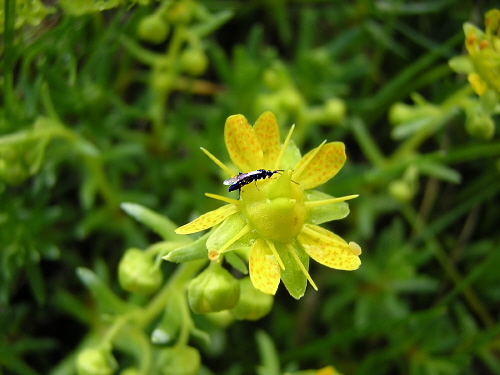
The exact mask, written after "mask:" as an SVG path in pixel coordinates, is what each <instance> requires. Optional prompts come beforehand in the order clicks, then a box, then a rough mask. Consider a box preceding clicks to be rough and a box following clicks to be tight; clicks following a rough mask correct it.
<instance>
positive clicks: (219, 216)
mask: <svg viewBox="0 0 500 375" xmlns="http://www.w3.org/2000/svg"><path fill="white" fill-rule="evenodd" d="M237 211H238V206H235V205H234V204H226V205H225V206H222V207H220V208H218V209H216V210H214V211H210V212H207V213H206V214H203V215H201V216H200V217H199V218H197V219H195V220H193V221H192V222H190V223H188V224H186V225H183V226H182V227H179V228H177V229H176V230H175V233H177V234H191V233H196V232H200V231H202V230H205V229H208V228H211V227H213V226H214V225H216V224H219V223H220V222H221V221H222V220H224V219H225V218H226V217H228V216H230V215H232V214H234V213H235V212H237Z"/></svg>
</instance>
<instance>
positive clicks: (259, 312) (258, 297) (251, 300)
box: [231, 277, 274, 320]
mask: <svg viewBox="0 0 500 375" xmlns="http://www.w3.org/2000/svg"><path fill="white" fill-rule="evenodd" d="M240 289H241V293H240V299H239V301H238V303H237V304H236V306H235V307H234V308H233V309H231V312H232V313H233V315H234V317H235V318H236V319H240V320H243V319H246V320H258V319H260V318H262V317H264V316H266V315H267V314H268V313H269V311H271V308H272V307H273V302H274V298H273V297H272V296H271V295H270V294H265V293H262V292H261V291H260V290H257V289H255V288H254V286H253V285H252V281H251V280H250V278H249V277H245V278H244V279H242V280H240Z"/></svg>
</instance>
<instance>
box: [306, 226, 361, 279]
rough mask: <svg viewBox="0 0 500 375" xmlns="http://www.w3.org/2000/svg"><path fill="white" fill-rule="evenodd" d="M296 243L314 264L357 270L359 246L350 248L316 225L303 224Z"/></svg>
mask: <svg viewBox="0 0 500 375" xmlns="http://www.w3.org/2000/svg"><path fill="white" fill-rule="evenodd" d="M298 241H299V243H300V244H301V245H302V247H303V248H304V250H305V251H306V253H307V254H308V255H309V256H310V257H311V258H313V259H314V260H315V261H316V262H318V263H321V264H323V265H324V266H327V267H330V268H335V269H338V270H346V271H352V270H356V269H358V268H359V266H360V264H361V260H360V259H359V256H358V255H359V254H360V253H361V248H360V247H359V245H357V244H356V245H357V247H355V248H351V247H350V246H349V244H348V243H347V242H345V241H344V240H343V239H342V238H341V237H339V236H337V235H336V234H334V233H332V232H330V231H329V230H327V229H324V228H321V227H319V226H317V225H311V224H305V225H304V227H303V228H302V232H301V233H300V234H299V235H298Z"/></svg>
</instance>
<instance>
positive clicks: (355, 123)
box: [350, 117, 385, 167]
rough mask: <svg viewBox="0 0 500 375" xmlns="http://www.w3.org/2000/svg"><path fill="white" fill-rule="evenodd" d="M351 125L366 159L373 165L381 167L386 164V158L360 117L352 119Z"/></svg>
mask: <svg viewBox="0 0 500 375" xmlns="http://www.w3.org/2000/svg"><path fill="white" fill-rule="evenodd" d="M350 125H351V126H350V127H351V129H352V132H353V134H354V136H355V137H356V140H357V141H358V144H359V147H361V150H363V153H364V154H365V156H366V158H367V159H368V160H370V162H371V163H372V165H374V166H377V167H381V166H382V165H383V164H384V163H385V156H384V154H383V153H382V151H380V149H379V148H378V146H377V144H376V143H375V141H374V140H373V138H372V136H371V134H370V133H369V132H368V130H367V129H366V126H365V123H364V122H363V120H361V119H360V118H359V117H355V118H352V119H351V120H350Z"/></svg>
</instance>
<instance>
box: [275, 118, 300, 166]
mask: <svg viewBox="0 0 500 375" xmlns="http://www.w3.org/2000/svg"><path fill="white" fill-rule="evenodd" d="M293 129H295V124H294V125H292V126H291V128H290V131H289V132H288V134H287V136H286V138H285V142H283V146H281V149H280V153H279V154H278V157H277V158H276V162H275V163H274V168H273V169H278V168H279V167H280V165H281V160H282V159H283V155H285V150H286V148H287V146H288V143H289V142H290V138H292V133H293Z"/></svg>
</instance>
